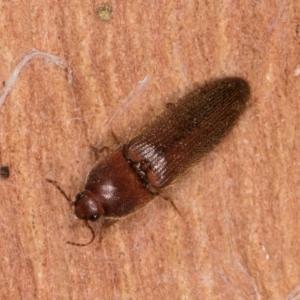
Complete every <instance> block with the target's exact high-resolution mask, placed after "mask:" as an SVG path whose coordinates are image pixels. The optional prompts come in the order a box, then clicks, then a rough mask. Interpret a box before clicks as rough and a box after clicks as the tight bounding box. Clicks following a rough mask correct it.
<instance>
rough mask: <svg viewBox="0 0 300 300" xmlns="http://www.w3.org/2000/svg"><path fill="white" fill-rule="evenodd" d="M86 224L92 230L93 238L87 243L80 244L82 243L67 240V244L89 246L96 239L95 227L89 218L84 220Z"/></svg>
mask: <svg viewBox="0 0 300 300" xmlns="http://www.w3.org/2000/svg"><path fill="white" fill-rule="evenodd" d="M84 225H85V226H86V227H87V228H88V229H89V230H90V231H91V233H92V238H91V239H90V241H88V242H87V243H85V244H80V243H73V242H67V244H69V245H73V246H79V247H84V246H87V245H89V244H91V243H92V242H93V241H94V239H95V236H96V235H95V231H94V229H93V228H92V226H91V225H90V224H89V222H88V221H87V220H85V221H84Z"/></svg>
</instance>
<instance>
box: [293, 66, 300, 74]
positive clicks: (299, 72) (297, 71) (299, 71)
mask: <svg viewBox="0 0 300 300" xmlns="http://www.w3.org/2000/svg"><path fill="white" fill-rule="evenodd" d="M299 75H300V66H298V67H297V68H296V69H295V71H294V76H299Z"/></svg>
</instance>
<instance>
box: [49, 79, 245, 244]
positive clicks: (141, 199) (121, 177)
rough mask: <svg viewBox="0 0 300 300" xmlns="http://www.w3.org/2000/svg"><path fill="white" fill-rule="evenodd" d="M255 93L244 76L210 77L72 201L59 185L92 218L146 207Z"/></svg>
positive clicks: (98, 170)
mask: <svg viewBox="0 0 300 300" xmlns="http://www.w3.org/2000/svg"><path fill="white" fill-rule="evenodd" d="M249 96H250V88H249V85H248V83H247V82H246V81H245V80H244V79H242V78H239V77H227V78H221V79H217V80H213V81H210V82H208V83H206V84H204V85H203V86H201V87H199V88H197V89H195V90H193V91H192V92H190V93H189V94H187V95H186V96H185V97H183V98H181V99H180V100H178V101H177V102H176V103H174V104H172V105H168V108H167V109H166V110H165V111H164V112H163V113H161V114H160V115H158V116H157V117H156V118H155V119H154V120H153V121H152V122H150V123H149V124H148V125H146V126H145V127H144V128H143V129H142V130H141V131H140V133H139V134H137V135H136V136H135V137H134V138H133V139H132V140H131V141H129V142H128V143H127V144H125V145H123V146H122V147H120V148H119V149H117V150H115V151H113V152H111V153H110V154H108V155H107V156H106V157H104V158H103V159H101V160H99V161H98V162H97V163H96V165H95V166H94V167H93V168H92V170H91V171H90V173H89V174H88V176H87V180H86V183H85V187H84V190H83V191H82V192H80V193H78V194H77V195H76V198H75V201H72V200H71V199H70V198H69V197H68V196H67V195H66V193H65V192H64V191H63V190H62V189H61V188H60V186H59V185H58V184H57V182H55V181H53V180H50V179H47V181H48V182H50V183H52V184H54V185H55V186H56V188H57V189H58V190H59V191H60V192H61V193H62V194H63V196H64V197H65V198H66V199H67V200H68V202H69V203H70V204H71V205H73V206H74V210H75V215H76V216H77V217H78V218H79V219H82V220H84V222H85V225H86V226H87V227H88V228H89V229H90V230H91V232H92V238H91V240H90V241H89V242H87V243H86V244H78V243H70V242H69V243H70V244H73V245H78V246H86V245H88V244H90V243H92V242H93V240H94V238H95V233H94V230H93V229H92V227H91V226H90V224H89V223H88V222H89V221H96V220H98V219H101V220H102V221H103V220H118V219H120V218H122V217H125V216H127V215H129V214H132V213H134V212H136V211H137V210H139V209H140V208H142V207H144V206H145V205H146V204H147V203H149V202H150V201H151V200H152V199H153V198H154V197H155V196H157V195H159V194H160V193H161V191H162V190H163V189H164V188H165V187H167V186H168V185H169V184H170V183H171V182H173V181H174V179H175V178H178V177H179V176H180V175H182V174H183V173H184V172H186V171H187V170H188V169H189V168H190V167H191V166H193V165H194V164H196V163H197V162H199V161H200V160H201V158H202V157H203V156H205V155H206V154H207V153H208V152H209V151H211V150H212V149H213V148H214V147H215V146H216V145H217V144H218V143H219V141H220V140H221V139H222V138H223V137H224V136H225V135H226V133H227V132H228V131H229V130H230V129H231V128H232V127H233V125H234V124H235V122H236V121H237V120H238V118H239V116H240V115H241V113H242V112H243V111H244V109H245V107H246V103H247V100H248V98H249Z"/></svg>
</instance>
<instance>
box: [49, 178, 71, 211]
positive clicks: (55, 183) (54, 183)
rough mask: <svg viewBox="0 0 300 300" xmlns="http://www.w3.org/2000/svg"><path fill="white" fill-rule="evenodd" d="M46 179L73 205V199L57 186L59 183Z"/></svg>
mask: <svg viewBox="0 0 300 300" xmlns="http://www.w3.org/2000/svg"><path fill="white" fill-rule="evenodd" d="M46 181H48V182H49V183H51V184H53V185H54V186H55V187H56V188H57V189H58V190H59V192H60V193H61V194H62V195H63V196H64V197H65V199H66V200H67V201H68V202H69V203H70V204H71V205H74V201H72V200H71V199H70V197H68V196H67V194H66V193H65V192H64V190H63V189H62V188H61V187H60V186H59V184H58V183H57V182H56V181H54V180H52V179H46Z"/></svg>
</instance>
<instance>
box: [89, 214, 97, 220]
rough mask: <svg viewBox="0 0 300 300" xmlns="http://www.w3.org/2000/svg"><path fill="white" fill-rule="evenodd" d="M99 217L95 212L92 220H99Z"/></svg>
mask: <svg viewBox="0 0 300 300" xmlns="http://www.w3.org/2000/svg"><path fill="white" fill-rule="evenodd" d="M98 219H99V215H98V214H95V215H92V216H91V217H90V221H97V220H98Z"/></svg>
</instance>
